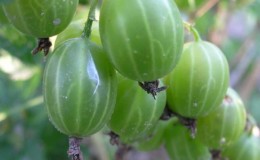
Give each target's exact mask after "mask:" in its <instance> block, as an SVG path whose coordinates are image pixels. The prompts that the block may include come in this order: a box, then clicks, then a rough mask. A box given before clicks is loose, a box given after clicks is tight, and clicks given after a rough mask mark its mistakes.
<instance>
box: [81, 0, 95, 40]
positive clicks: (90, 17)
mask: <svg viewBox="0 0 260 160" xmlns="http://www.w3.org/2000/svg"><path fill="white" fill-rule="evenodd" d="M97 4H98V0H92V1H91V3H90V10H89V13H88V19H87V21H86V23H85V27H84V30H83V34H82V37H85V38H89V37H90V35H91V27H92V23H93V21H95V11H96V6H97Z"/></svg>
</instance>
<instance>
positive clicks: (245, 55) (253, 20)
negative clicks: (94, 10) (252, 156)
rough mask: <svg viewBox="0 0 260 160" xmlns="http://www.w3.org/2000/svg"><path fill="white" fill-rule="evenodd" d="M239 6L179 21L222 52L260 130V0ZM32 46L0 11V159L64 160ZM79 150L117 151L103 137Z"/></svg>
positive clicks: (208, 6) (214, 5)
mask: <svg viewBox="0 0 260 160" xmlns="http://www.w3.org/2000/svg"><path fill="white" fill-rule="evenodd" d="M238 1H239V0H237V1H236V0H233V1H232V0H223V1H218V0H208V1H203V2H202V3H200V4H199V6H196V5H193V6H189V7H187V6H181V5H180V6H179V7H180V10H181V11H182V15H183V19H184V20H185V21H189V22H191V23H194V24H195V26H196V28H197V29H198V31H199V32H200V34H201V37H203V39H205V40H208V41H211V42H213V43H215V44H216V45H218V46H219V47H220V48H221V49H222V50H223V52H224V53H225V55H226V57H227V59H228V62H229V65H230V74H231V75H230V76H231V80H230V85H231V86H232V87H233V88H234V89H235V90H237V91H238V93H239V94H240V96H241V97H242V99H243V101H244V103H245V105H246V107H247V111H248V112H249V113H251V114H252V115H253V116H254V118H255V119H256V120H257V122H258V125H259V124H260V47H259V46H260V12H259V8H260V0H255V1H254V2H252V3H250V4H246V3H245V2H238ZM0 2H5V1H0ZM86 5H87V1H86V0H85V1H84V0H82V4H81V5H79V8H78V12H77V14H76V19H78V18H79V17H86V16H87V12H86V11H87V9H86V7H84V6H86ZM189 38H190V35H189V34H188V33H187V39H189ZM53 39H54V38H53ZM35 45H36V39H35V38H33V37H29V36H26V35H23V34H22V33H19V32H18V31H17V30H16V29H14V28H13V27H12V25H11V24H9V23H8V21H7V19H6V18H5V16H4V13H3V11H2V9H1V8H0V160H16V159H17V160H56V159H68V158H67V154H66V150H67V147H68V137H67V136H65V135H63V134H61V133H59V132H58V131H56V129H55V128H54V127H53V126H52V125H51V123H50V122H49V120H48V117H47V114H46V112H45V109H44V105H43V97H42V86H41V82H42V74H43V69H44V64H45V58H44V56H43V54H38V55H36V56H32V55H31V50H32V49H33V48H34V46H35ZM50 54H51V53H50ZM95 148H98V149H95ZM82 150H83V152H84V154H85V155H86V156H85V157H89V156H88V155H92V157H90V158H89V159H102V160H106V159H112V158H109V157H112V155H113V154H114V151H115V147H110V145H109V144H108V137H107V136H103V135H101V134H96V135H94V136H92V137H91V138H88V139H84V141H83V145H82ZM139 154H141V153H139ZM151 154H152V153H150V154H148V155H151ZM146 157H147V156H146ZM143 159H145V158H143Z"/></svg>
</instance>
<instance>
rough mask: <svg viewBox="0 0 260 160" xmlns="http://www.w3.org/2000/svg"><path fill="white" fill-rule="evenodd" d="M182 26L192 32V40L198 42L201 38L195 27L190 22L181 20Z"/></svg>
mask: <svg viewBox="0 0 260 160" xmlns="http://www.w3.org/2000/svg"><path fill="white" fill-rule="evenodd" d="M183 24H184V27H185V28H186V29H187V30H188V31H189V32H191V33H192V34H193V37H194V40H195V41H196V42H199V41H200V40H201V38H200V35H199V32H198V31H197V29H196V28H195V27H194V26H193V25H192V24H190V23H188V22H183Z"/></svg>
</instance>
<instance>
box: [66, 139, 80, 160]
mask: <svg viewBox="0 0 260 160" xmlns="http://www.w3.org/2000/svg"><path fill="white" fill-rule="evenodd" d="M80 141H81V138H77V137H69V150H68V156H69V157H70V158H71V160H84V158H83V155H82V153H81V150H80Z"/></svg>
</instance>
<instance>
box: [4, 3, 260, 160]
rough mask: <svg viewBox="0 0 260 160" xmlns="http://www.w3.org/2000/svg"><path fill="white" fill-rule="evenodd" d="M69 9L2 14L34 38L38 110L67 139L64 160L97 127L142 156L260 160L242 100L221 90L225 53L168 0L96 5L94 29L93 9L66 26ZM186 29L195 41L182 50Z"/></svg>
mask: <svg viewBox="0 0 260 160" xmlns="http://www.w3.org/2000/svg"><path fill="white" fill-rule="evenodd" d="M178 3H180V2H178ZM201 3H203V2H202V1H199V2H198V4H199V5H200V4H201ZM77 5H78V0H55V1H54V0H43V1H37V0H14V1H12V2H10V3H7V4H5V5H4V6H3V9H4V12H5V15H6V16H7V18H8V19H9V21H10V22H11V23H12V24H13V25H14V26H15V27H16V28H17V29H18V30H19V31H21V32H23V33H25V34H28V35H31V36H34V37H37V38H39V43H38V46H37V47H36V48H35V49H34V50H33V53H34V54H36V53H37V52H40V51H43V52H44V53H45V55H46V56H48V57H47V63H46V66H45V70H44V76H43V95H44V103H45V106H46V111H47V114H48V116H49V119H50V121H51V123H52V124H53V125H54V126H55V127H56V128H57V130H59V131H60V132H62V133H64V134H66V135H68V136H69V137H70V148H69V151H68V153H69V155H70V156H71V157H72V159H81V158H82V157H81V155H80V151H79V146H78V144H77V139H78V138H83V137H87V136H90V135H92V134H94V133H97V132H98V131H100V130H102V128H104V127H105V126H107V127H108V128H109V129H110V130H111V132H110V133H109V135H110V136H111V138H112V140H111V142H113V144H118V145H119V144H123V145H121V146H124V147H125V146H131V147H133V148H136V149H138V150H142V151H148V150H153V149H156V148H159V147H160V146H161V145H164V146H165V149H166V151H167V153H168V155H169V157H170V158H171V159H172V160H204V159H205V160H209V159H217V158H219V157H220V156H222V157H223V158H228V159H230V160H238V159H241V160H242V159H243V160H244V159H247V160H258V159H260V152H259V151H260V138H259V136H258V137H257V136H256V135H254V134H253V133H254V132H253V131H255V130H257V127H256V125H254V123H252V120H248V124H247V125H246V117H247V115H246V111H245V107H244V105H243V102H242V101H241V99H240V97H239V96H238V94H237V93H236V92H235V91H234V90H233V89H231V88H229V67H228V62H227V60H226V58H225V56H224V54H223V53H222V51H221V50H220V49H219V48H218V47H217V46H216V45H214V44H213V43H211V42H207V41H204V40H203V39H201V38H200V36H199V33H198V32H197V30H196V29H195V28H194V26H192V25H191V24H188V23H183V21H182V18H181V15H180V13H179V9H178V7H177V5H176V4H175V1H173V0H149V1H148V0H129V1H124V0H103V2H102V5H101V9H100V17H99V22H98V23H97V22H96V21H95V16H94V13H95V10H96V9H95V8H96V5H97V1H93V2H92V5H91V8H90V12H89V16H88V18H87V22H86V24H85V26H84V21H82V20H78V21H73V22H71V21H72V17H73V15H74V13H75V11H76V7H77ZM185 28H186V29H187V30H188V31H189V32H190V33H192V34H193V36H194V40H193V41H190V42H185V44H184V29H185ZM57 34H58V35H57ZM54 35H57V38H56V42H55V49H54V51H53V52H52V53H51V54H50V55H47V54H48V52H49V48H50V46H51V45H52V44H51V42H50V41H49V37H51V36H54ZM250 124H251V125H250ZM246 126H247V127H246ZM248 126H249V127H248ZM75 146H76V147H75ZM119 146H120V145H119ZM249 148H250V149H249ZM238 153H239V154H238Z"/></svg>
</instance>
